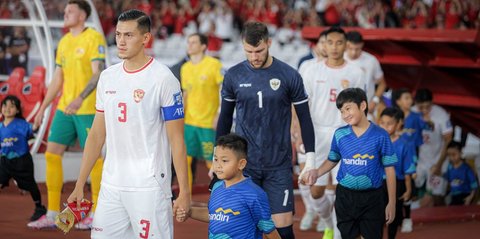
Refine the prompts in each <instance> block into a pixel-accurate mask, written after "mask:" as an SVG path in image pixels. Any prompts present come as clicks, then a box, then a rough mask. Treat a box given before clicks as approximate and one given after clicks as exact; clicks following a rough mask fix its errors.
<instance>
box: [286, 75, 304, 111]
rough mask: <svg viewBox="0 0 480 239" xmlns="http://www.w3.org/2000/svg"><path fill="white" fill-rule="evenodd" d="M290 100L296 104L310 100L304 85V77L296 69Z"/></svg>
mask: <svg viewBox="0 0 480 239" xmlns="http://www.w3.org/2000/svg"><path fill="white" fill-rule="evenodd" d="M290 101H291V102H292V103H293V104H294V105H298V104H302V103H305V102H307V101H308V96H307V93H306V92H305V87H304V85H303V79H302V77H301V76H300V74H299V73H298V72H296V71H294V74H293V80H292V84H291V88H290Z"/></svg>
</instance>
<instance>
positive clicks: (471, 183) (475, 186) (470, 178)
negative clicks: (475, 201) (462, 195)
mask: <svg viewBox="0 0 480 239" xmlns="http://www.w3.org/2000/svg"><path fill="white" fill-rule="evenodd" d="M467 178H468V183H469V185H468V186H469V187H470V190H471V191H474V190H477V189H478V183H477V178H476V177H475V174H474V173H473V170H472V169H471V168H470V166H468V165H467Z"/></svg>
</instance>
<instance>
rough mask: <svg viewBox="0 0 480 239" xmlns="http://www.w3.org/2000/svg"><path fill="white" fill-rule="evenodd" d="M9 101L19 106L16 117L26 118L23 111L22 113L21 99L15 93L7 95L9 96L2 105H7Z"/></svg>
mask: <svg viewBox="0 0 480 239" xmlns="http://www.w3.org/2000/svg"><path fill="white" fill-rule="evenodd" d="M9 101H10V103H12V104H13V105H15V107H16V108H17V114H15V118H20V119H24V118H23V113H22V103H21V102H20V99H18V98H17V97H16V96H14V95H7V97H5V99H3V100H2V107H3V106H4V105H7V102H9Z"/></svg>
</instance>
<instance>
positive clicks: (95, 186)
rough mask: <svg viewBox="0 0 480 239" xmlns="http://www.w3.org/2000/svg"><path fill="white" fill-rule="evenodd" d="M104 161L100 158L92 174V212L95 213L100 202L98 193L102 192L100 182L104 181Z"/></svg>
mask: <svg viewBox="0 0 480 239" xmlns="http://www.w3.org/2000/svg"><path fill="white" fill-rule="evenodd" d="M102 169H103V159H102V158H99V159H98V160H97V162H95V165H93V168H92V172H90V180H91V184H90V187H91V190H92V202H93V206H92V212H95V209H96V208H97V202H98V193H99V192H100V182H101V181H102Z"/></svg>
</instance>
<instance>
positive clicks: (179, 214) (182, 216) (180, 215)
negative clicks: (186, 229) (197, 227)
mask: <svg viewBox="0 0 480 239" xmlns="http://www.w3.org/2000/svg"><path fill="white" fill-rule="evenodd" d="M175 218H176V219H177V221H178V222H184V221H186V220H187V218H188V214H187V212H186V211H185V209H183V208H178V209H177V211H176V212H175Z"/></svg>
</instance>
